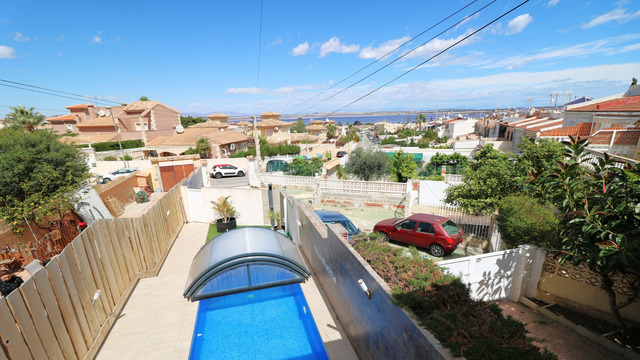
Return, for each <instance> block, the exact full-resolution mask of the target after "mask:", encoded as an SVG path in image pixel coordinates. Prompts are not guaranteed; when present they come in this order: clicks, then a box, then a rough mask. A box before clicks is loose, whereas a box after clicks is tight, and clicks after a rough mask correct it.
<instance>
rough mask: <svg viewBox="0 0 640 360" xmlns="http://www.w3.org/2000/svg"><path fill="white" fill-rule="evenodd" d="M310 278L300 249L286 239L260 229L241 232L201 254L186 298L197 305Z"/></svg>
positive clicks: (220, 238) (229, 233)
mask: <svg viewBox="0 0 640 360" xmlns="http://www.w3.org/2000/svg"><path fill="white" fill-rule="evenodd" d="M309 275H311V273H310V272H309V270H307V268H306V267H305V265H304V260H303V257H302V254H301V253H300V251H299V249H298V246H297V245H296V244H294V243H293V241H292V240H291V239H289V238H288V237H286V236H285V235H283V234H281V233H279V232H276V231H273V230H271V229H266V228H260V227H245V228H238V229H234V230H231V231H227V232H225V233H223V234H220V235H218V236H216V237H215V238H213V239H212V240H211V241H209V242H208V243H207V244H205V245H204V246H203V247H202V248H201V249H200V251H198V253H197V254H196V256H195V257H194V258H193V262H192V263H191V269H190V270H189V277H188V278H187V286H186V288H185V290H184V296H185V297H186V298H187V299H189V300H191V301H197V300H202V299H207V298H211V297H215V296H223V295H229V294H234V293H239V292H245V291H252V290H258V289H263V288H268V287H273V286H280V285H287V284H293V283H301V282H304V281H306V280H307V279H308V278H309Z"/></svg>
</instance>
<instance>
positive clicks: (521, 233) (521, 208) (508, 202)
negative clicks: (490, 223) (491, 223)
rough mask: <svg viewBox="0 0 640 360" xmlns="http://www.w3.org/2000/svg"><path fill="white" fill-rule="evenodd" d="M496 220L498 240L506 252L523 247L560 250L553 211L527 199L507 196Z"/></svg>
mask: <svg viewBox="0 0 640 360" xmlns="http://www.w3.org/2000/svg"><path fill="white" fill-rule="evenodd" d="M497 220H498V229H499V230H500V235H501V237H502V240H503V241H504V242H505V243H506V244H507V246H508V247H510V248H514V247H517V246H518V245H523V244H536V245H540V246H543V247H546V248H558V247H559V246H560V236H559V231H560V228H559V225H558V223H559V222H558V219H557V218H556V216H555V215H554V209H553V208H552V207H550V206H545V205H542V204H540V203H539V202H538V201H537V200H536V199H534V198H532V197H531V196H528V195H510V196H507V197H505V198H504V199H502V201H500V204H499V206H498V218H497Z"/></svg>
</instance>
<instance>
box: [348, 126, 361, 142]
mask: <svg viewBox="0 0 640 360" xmlns="http://www.w3.org/2000/svg"><path fill="white" fill-rule="evenodd" d="M345 137H346V142H349V141H355V142H359V141H360V136H358V128H357V127H355V126H353V125H351V124H349V125H348V126H347V131H346V135H345Z"/></svg>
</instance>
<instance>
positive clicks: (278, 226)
mask: <svg viewBox="0 0 640 360" xmlns="http://www.w3.org/2000/svg"><path fill="white" fill-rule="evenodd" d="M269 219H273V221H275V222H276V226H274V227H273V229H274V230H284V226H282V216H281V215H280V213H279V212H275V211H269Z"/></svg>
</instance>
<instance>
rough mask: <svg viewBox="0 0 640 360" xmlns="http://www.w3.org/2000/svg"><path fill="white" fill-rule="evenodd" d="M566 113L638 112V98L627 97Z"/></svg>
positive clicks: (639, 97) (592, 104)
mask: <svg viewBox="0 0 640 360" xmlns="http://www.w3.org/2000/svg"><path fill="white" fill-rule="evenodd" d="M567 111H591V112H593V111H621V112H622V111H640V96H627V97H621V98H617V99H613V100H607V101H602V102H599V103H593V102H591V103H590V104H589V105H585V106H581V107H578V108H573V109H571V110H567Z"/></svg>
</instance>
